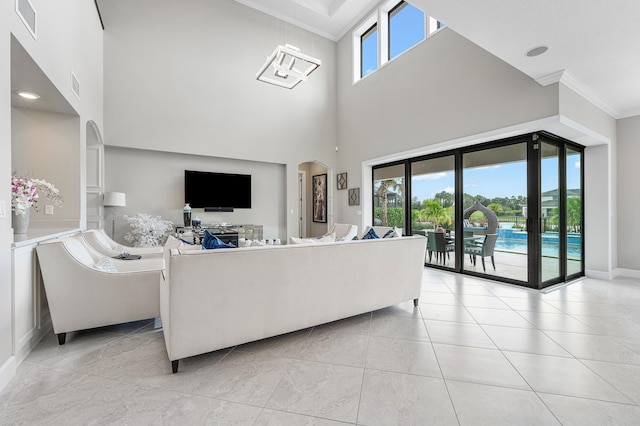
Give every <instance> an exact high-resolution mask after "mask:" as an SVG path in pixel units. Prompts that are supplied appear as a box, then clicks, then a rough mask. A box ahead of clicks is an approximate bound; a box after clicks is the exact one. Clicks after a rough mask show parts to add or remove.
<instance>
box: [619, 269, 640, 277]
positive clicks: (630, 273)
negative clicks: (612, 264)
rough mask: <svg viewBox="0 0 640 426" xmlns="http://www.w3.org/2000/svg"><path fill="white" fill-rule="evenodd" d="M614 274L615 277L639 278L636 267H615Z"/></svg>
mask: <svg viewBox="0 0 640 426" xmlns="http://www.w3.org/2000/svg"><path fill="white" fill-rule="evenodd" d="M614 276H616V277H629V278H640V271H638V270H636V269H624V268H617V269H616V270H615V273H614Z"/></svg>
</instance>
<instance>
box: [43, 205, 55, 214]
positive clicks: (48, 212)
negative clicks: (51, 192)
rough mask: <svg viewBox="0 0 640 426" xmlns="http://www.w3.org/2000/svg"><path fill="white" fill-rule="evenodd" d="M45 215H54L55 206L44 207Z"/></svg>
mask: <svg viewBox="0 0 640 426" xmlns="http://www.w3.org/2000/svg"><path fill="white" fill-rule="evenodd" d="M44 214H53V205H51V204H47V205H46V206H44Z"/></svg>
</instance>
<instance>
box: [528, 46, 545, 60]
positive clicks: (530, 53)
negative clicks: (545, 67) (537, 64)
mask: <svg viewBox="0 0 640 426" xmlns="http://www.w3.org/2000/svg"><path fill="white" fill-rule="evenodd" d="M547 50H549V48H548V47H547V46H538V47H534V48H533V49H531V50H529V51H528V52H527V56H528V57H530V58H533V57H534V56H540V55H542V54H543V53H544V52H546V51H547Z"/></svg>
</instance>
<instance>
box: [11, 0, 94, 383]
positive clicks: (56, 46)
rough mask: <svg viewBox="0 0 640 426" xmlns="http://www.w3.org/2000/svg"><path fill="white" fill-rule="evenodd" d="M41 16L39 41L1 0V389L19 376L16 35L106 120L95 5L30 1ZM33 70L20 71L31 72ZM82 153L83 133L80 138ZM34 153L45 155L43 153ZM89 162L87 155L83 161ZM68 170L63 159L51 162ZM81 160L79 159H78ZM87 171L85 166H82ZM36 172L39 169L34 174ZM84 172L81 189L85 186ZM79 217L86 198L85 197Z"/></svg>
mask: <svg viewBox="0 0 640 426" xmlns="http://www.w3.org/2000/svg"><path fill="white" fill-rule="evenodd" d="M31 3H32V4H33V6H34V8H35V9H36V11H37V16H38V38H37V40H36V39H34V38H33V37H32V36H31V35H30V34H29V32H28V31H27V29H26V28H25V26H24V24H23V23H22V21H21V20H20V18H19V17H18V15H17V14H16V12H15V1H3V2H0V93H1V94H2V95H0V152H2V155H0V181H2V182H5V184H4V185H0V201H3V200H4V201H5V202H6V205H7V217H6V218H1V219H0V389H1V388H2V387H3V386H4V385H5V384H6V383H7V382H8V380H10V379H11V377H13V375H14V374H15V358H14V357H13V348H12V343H11V340H12V337H11V330H12V328H13V319H12V317H11V269H12V266H11V243H12V242H13V233H12V230H11V212H10V186H9V179H10V176H11V173H12V164H11V157H12V155H11V151H12V147H11V87H10V82H11V72H10V70H11V47H10V46H11V34H13V36H14V37H15V38H16V40H17V41H18V42H19V43H20V44H21V45H22V46H23V47H24V48H25V50H26V51H27V52H28V54H29V55H30V56H31V57H32V58H33V60H34V61H35V62H36V63H37V64H38V66H39V67H40V68H41V69H42V70H43V71H44V73H45V74H46V76H47V77H48V78H49V80H51V82H52V83H53V84H54V85H55V87H56V88H57V89H58V91H59V92H60V93H62V95H63V96H64V97H65V99H66V100H67V102H69V103H70V104H71V105H72V106H73V107H74V108H75V110H76V111H77V112H78V113H79V115H80V121H81V122H82V123H85V122H87V121H89V120H93V121H95V122H96V123H98V125H99V126H100V127H101V126H102V123H103V120H102V81H103V74H102V68H103V67H102V58H103V54H102V29H101V28H100V25H99V20H98V16H97V13H96V10H95V6H94V4H93V2H90V1H86V0H61V1H55V2H52V1H48V0H31ZM72 70H73V71H74V73H75V74H76V76H77V77H78V79H79V81H80V84H81V99H80V100H78V99H76V98H75V96H74V95H73V94H72V93H71V71H72ZM28 71H29V70H18V72H28ZM81 127H82V128H84V126H81ZM78 138H79V141H80V145H81V148H80V149H81V150H82V149H83V146H84V138H85V134H84V131H81V132H80V134H79V136H78ZM31 154H32V155H40V153H38V152H34V153H31ZM80 158H84V152H81V157H80ZM48 160H49V161H51V162H58V164H59V165H60V166H61V167H64V162H65V161H66V159H65V158H63V157H58V156H54V157H52V158H49V159H48ZM76 161H78V160H76ZM78 167H79V169H80V171H81V173H84V163H83V162H82V161H81V162H80V164H79V166H78ZM34 173H36V174H37V171H34ZM83 179H84V177H83V174H82V175H81V177H80V180H79V182H78V187H79V188H83V185H84V180H83ZM79 197H80V206H79V208H80V216H82V215H83V209H84V207H83V205H84V202H83V197H84V195H82V194H80V195H79Z"/></svg>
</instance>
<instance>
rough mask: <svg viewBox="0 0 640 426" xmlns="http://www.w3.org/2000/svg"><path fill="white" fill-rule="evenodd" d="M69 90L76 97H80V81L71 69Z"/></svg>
mask: <svg viewBox="0 0 640 426" xmlns="http://www.w3.org/2000/svg"><path fill="white" fill-rule="evenodd" d="M71 91H72V92H73V94H74V95H76V98H78V99H80V82H79V81H78V78H77V77H76V75H75V74H74V73H73V71H71Z"/></svg>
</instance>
